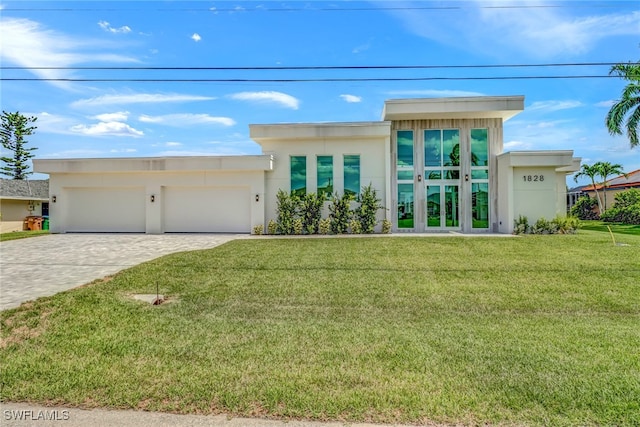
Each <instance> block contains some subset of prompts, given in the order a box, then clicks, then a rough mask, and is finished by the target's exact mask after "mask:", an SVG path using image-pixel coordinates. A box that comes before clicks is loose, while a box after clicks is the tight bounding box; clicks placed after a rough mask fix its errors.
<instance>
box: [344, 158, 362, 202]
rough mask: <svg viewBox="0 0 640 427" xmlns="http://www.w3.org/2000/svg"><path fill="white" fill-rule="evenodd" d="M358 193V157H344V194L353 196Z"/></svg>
mask: <svg viewBox="0 0 640 427" xmlns="http://www.w3.org/2000/svg"><path fill="white" fill-rule="evenodd" d="M359 193H360V156H359V155H358V154H345V156H344V194H348V195H351V196H355V195H356V194H359Z"/></svg>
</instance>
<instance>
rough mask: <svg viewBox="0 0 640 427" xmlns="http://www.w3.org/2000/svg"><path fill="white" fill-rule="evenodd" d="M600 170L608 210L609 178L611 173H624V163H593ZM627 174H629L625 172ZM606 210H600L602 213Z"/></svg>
mask: <svg viewBox="0 0 640 427" xmlns="http://www.w3.org/2000/svg"><path fill="white" fill-rule="evenodd" d="M593 167H595V168H596V169H597V170H598V175H599V176H601V177H602V189H603V190H602V191H603V192H604V210H607V187H608V186H609V182H608V181H607V178H608V177H610V176H611V175H621V174H623V171H622V165H619V164H617V163H616V164H615V165H614V164H611V163H609V162H597V163H596V164H594V165H593ZM625 176H627V175H626V174H625ZM604 210H602V209H601V210H600V213H603V212H604Z"/></svg>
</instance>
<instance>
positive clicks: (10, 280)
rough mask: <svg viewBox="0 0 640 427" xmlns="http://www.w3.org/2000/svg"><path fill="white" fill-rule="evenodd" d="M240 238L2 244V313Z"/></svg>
mask: <svg viewBox="0 0 640 427" xmlns="http://www.w3.org/2000/svg"><path fill="white" fill-rule="evenodd" d="M239 237H243V235H235V234H157V235H150V234H49V235H46V236H40V237H32V238H28V239H18V240H9V241H6V242H0V310H6V309H8V308H12V307H17V306H19V305H20V304H21V303H23V302H25V301H29V300H33V299H36V298H38V297H42V296H48V295H54V294H56V293H58V292H61V291H64V290H67V289H71V288H75V287H77V286H80V285H83V284H85V283H88V282H91V281H92V280H95V279H99V278H102V277H104V276H108V275H110V274H114V273H116V272H118V271H120V270H123V269H125V268H128V267H131V266H134V265H137V264H140V263H141V262H144V261H149V260H151V259H154V258H158V257H160V256H162V255H166V254H169V253H173V252H182V251H189V250H196V249H206V248H212V247H215V246H218V245H221V244H222V243H225V242H228V241H229V240H233V239H235V238H239Z"/></svg>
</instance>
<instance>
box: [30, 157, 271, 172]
mask: <svg viewBox="0 0 640 427" xmlns="http://www.w3.org/2000/svg"><path fill="white" fill-rule="evenodd" d="M33 170H34V171H36V172H40V173H48V174H51V173H108V172H162V171H173V172H185V171H270V170H273V156H271V155H268V154H267V155H255V156H193V157H137V158H136V157H126V158H94V159H34V160H33Z"/></svg>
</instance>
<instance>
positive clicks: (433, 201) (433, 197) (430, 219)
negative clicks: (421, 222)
mask: <svg viewBox="0 0 640 427" xmlns="http://www.w3.org/2000/svg"><path fill="white" fill-rule="evenodd" d="M425 200H426V221H425V225H426V229H427V230H433V229H444V228H447V229H450V228H452V229H458V228H460V186H459V185H457V184H455V185H448V184H429V185H427V186H426V198H425Z"/></svg>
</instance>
